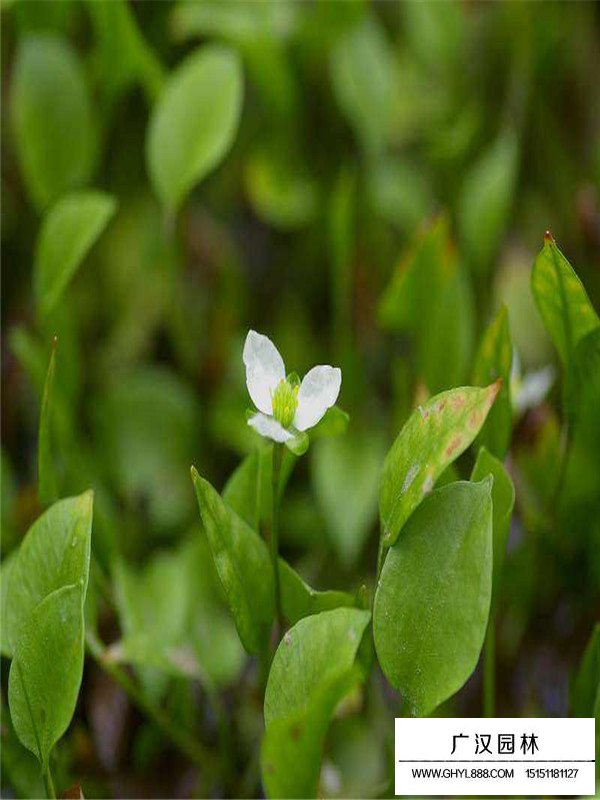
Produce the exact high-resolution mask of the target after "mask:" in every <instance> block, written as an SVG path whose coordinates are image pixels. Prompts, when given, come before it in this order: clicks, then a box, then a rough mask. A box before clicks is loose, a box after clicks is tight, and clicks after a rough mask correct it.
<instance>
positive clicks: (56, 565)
mask: <svg viewBox="0 0 600 800" xmlns="http://www.w3.org/2000/svg"><path fill="white" fill-rule="evenodd" d="M93 498H94V495H93V492H91V491H89V492H85V493H84V494H81V495H79V496H78V497H69V498H67V499H66V500H59V501H58V502H57V503H54V504H53V505H51V506H50V508H49V509H48V510H47V511H45V512H44V513H43V514H42V515H41V517H39V518H38V519H37V520H36V521H35V522H34V523H33V525H32V526H31V528H30V529H29V530H28V531H27V533H26V534H25V538H24V539H23V542H22V543H21V546H20V548H19V554H18V557H17V559H16V561H15V563H14V564H13V567H12V569H11V571H10V577H9V582H8V589H7V592H8V595H7V607H6V620H5V622H6V627H7V631H6V635H7V640H8V643H9V645H10V647H11V648H12V650H13V651H14V649H15V647H16V645H17V643H18V641H19V636H20V633H21V629H22V627H23V626H24V625H25V623H26V622H27V621H28V619H29V617H30V615H31V613H32V611H33V609H34V608H35V607H36V606H37V605H38V604H39V603H41V602H42V600H43V599H44V598H45V597H47V596H48V595H49V594H51V593H52V592H54V591H56V590H57V589H60V588H61V587H63V586H66V585H70V584H78V585H80V586H81V587H82V593H83V596H85V592H86V589H87V582H88V575H89V568H90V543H91V533H92V506H93Z"/></svg>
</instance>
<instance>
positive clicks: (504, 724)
mask: <svg viewBox="0 0 600 800" xmlns="http://www.w3.org/2000/svg"><path fill="white" fill-rule="evenodd" d="M594 748H595V720H594V719H593V717H590V718H585V719H521V718H505V719H500V718H494V719H467V718H464V717H460V718H450V717H446V718H439V719H437V718H436V719H432V718H427V719H396V795H465V796H466V795H494V796H495V797H499V796H502V795H546V796H549V795H594V794H595V767H596V764H595V749H594Z"/></svg>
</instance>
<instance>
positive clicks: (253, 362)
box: [243, 331, 285, 414]
mask: <svg viewBox="0 0 600 800" xmlns="http://www.w3.org/2000/svg"><path fill="white" fill-rule="evenodd" d="M243 359H244V364H245V365H246V386H247V387H248V392H249V394H250V397H251V398H252V400H253V402H254V405H255V406H256V407H257V408H258V410H259V411H262V412H263V413H264V414H271V413H272V412H273V405H272V403H271V392H274V391H275V388H276V386H277V384H278V383H279V381H280V380H281V379H282V378H283V379H284V380H285V365H284V363H283V359H282V357H281V356H280V355H279V350H278V349H277V348H276V347H275V345H274V344H273V342H272V341H271V340H270V339H268V338H267V337H266V336H263V335H262V334H261V333H256V331H248V336H246V342H245V344H244V355H243Z"/></svg>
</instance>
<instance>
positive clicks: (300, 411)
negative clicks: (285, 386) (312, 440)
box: [294, 366, 342, 431]
mask: <svg viewBox="0 0 600 800" xmlns="http://www.w3.org/2000/svg"><path fill="white" fill-rule="evenodd" d="M341 385H342V371H341V369H340V368H339V367H329V366H318V367H313V368H312V369H311V370H309V372H307V373H306V375H305V376H304V378H303V379H302V383H301V384H300V388H299V390H298V408H297V409H296V416H295V418H294V426H295V427H296V428H298V430H299V431H306V430H308V428H312V427H313V425H316V424H317V422H318V421H319V420H320V419H321V417H322V416H323V414H324V413H325V412H326V411H327V409H328V408H330V407H331V406H332V405H333V404H334V403H335V401H336V400H337V397H338V394H339V393H340V386H341Z"/></svg>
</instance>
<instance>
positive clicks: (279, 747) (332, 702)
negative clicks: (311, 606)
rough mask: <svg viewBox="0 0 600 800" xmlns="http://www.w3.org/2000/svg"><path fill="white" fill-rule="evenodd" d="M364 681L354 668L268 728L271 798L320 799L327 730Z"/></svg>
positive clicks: (265, 769)
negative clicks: (338, 707) (340, 708)
mask: <svg viewBox="0 0 600 800" xmlns="http://www.w3.org/2000/svg"><path fill="white" fill-rule="evenodd" d="M319 616H320V615H319ZM307 619H316V617H308V618H307ZM361 680H362V673H361V670H360V668H359V667H358V666H357V665H355V666H354V667H352V668H350V669H349V670H348V671H346V672H341V673H340V674H339V675H336V676H334V677H332V678H331V680H329V681H328V682H327V683H325V684H324V685H322V686H319V687H318V688H316V689H315V691H314V693H313V696H312V698H311V701H310V702H307V704H306V707H305V708H304V709H296V710H295V711H294V712H293V713H291V714H288V715H287V716H284V717H279V718H277V719H275V720H273V722H272V723H271V724H270V725H269V727H268V728H267V730H266V731H265V735H264V736H263V740H262V745H261V751H260V763H261V771H262V782H263V787H264V790H265V794H266V796H267V797H268V798H272V799H273V800H275V798H298V799H299V800H301V798H312V797H314V798H316V797H318V796H321V795H320V794H319V793H318V781H319V773H320V770H321V760H322V757H323V748H324V741H325V736H326V734H327V729H328V727H329V724H330V721H331V718H332V716H333V714H334V712H335V709H336V707H337V705H338V704H339V703H340V702H341V701H342V700H343V698H344V697H345V696H346V695H348V694H350V693H351V692H352V691H353V690H354V689H355V688H356V686H357V685H359V684H360V682H361Z"/></svg>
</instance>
